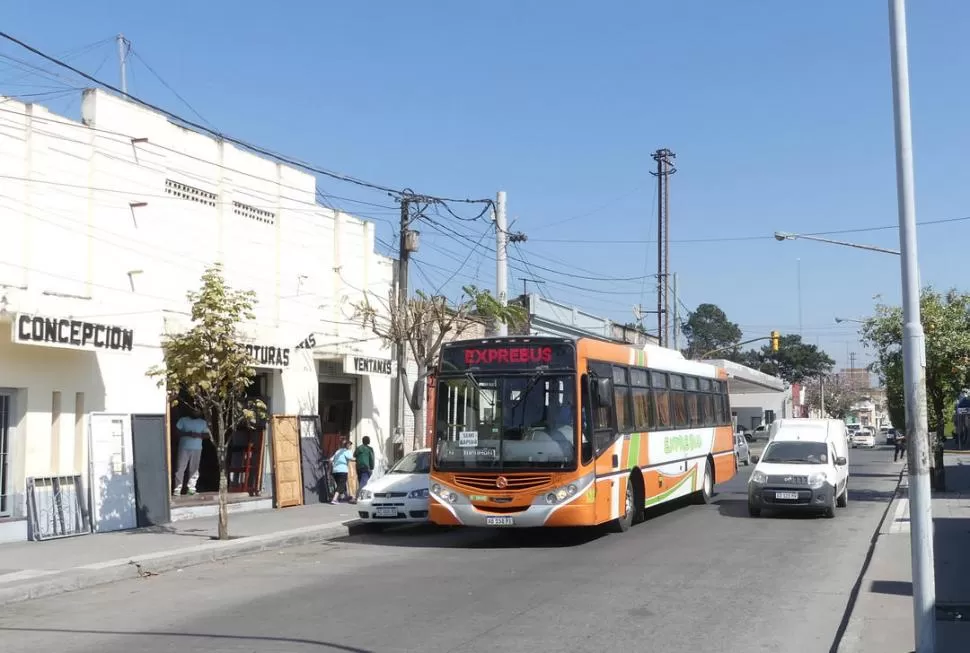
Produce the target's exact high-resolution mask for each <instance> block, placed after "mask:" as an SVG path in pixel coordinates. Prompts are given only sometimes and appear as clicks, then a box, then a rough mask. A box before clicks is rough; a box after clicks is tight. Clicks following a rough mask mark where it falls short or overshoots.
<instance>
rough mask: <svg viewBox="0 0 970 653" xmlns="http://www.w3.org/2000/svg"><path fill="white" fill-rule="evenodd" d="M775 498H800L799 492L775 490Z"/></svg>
mask: <svg viewBox="0 0 970 653" xmlns="http://www.w3.org/2000/svg"><path fill="white" fill-rule="evenodd" d="M775 498H776V499H789V500H792V501H794V500H796V499H798V492H775Z"/></svg>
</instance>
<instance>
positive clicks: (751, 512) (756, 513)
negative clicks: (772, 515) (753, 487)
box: [748, 502, 761, 517]
mask: <svg viewBox="0 0 970 653" xmlns="http://www.w3.org/2000/svg"><path fill="white" fill-rule="evenodd" d="M748 516H749V517H760V516H761V508H759V507H757V506H756V505H754V504H753V503H750V502H749V503H748Z"/></svg>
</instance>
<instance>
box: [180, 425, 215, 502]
mask: <svg viewBox="0 0 970 653" xmlns="http://www.w3.org/2000/svg"><path fill="white" fill-rule="evenodd" d="M175 429H176V430H177V431H178V432H179V433H180V434H181V436H180V437H179V450H178V459H177V462H176V464H175V479H174V482H173V483H172V486H173V490H172V494H174V495H176V496H178V495H180V494H182V483H183V482H184V481H185V475H186V473H187V474H188V476H189V482H188V484H187V494H189V495H193V494H195V485H196V483H198V482H199V462H200V461H201V460H202V441H203V440H205V439H206V438H208V437H209V425H208V424H206V422H205V420H204V419H202V417H201V416H200V415H199V413H198V412H197V411H192V413H191V414H190V415H184V416H182V417H181V418H179V421H178V422H176V423H175Z"/></svg>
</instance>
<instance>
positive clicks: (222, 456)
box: [214, 414, 229, 540]
mask: <svg viewBox="0 0 970 653" xmlns="http://www.w3.org/2000/svg"><path fill="white" fill-rule="evenodd" d="M214 421H215V422H216V423H215V427H216V433H217V434H218V435H217V436H216V437H217V438H218V442H217V443H216V453H217V454H218V458H219V539H220V540H228V539H229V478H228V476H227V475H226V450H227V448H228V447H227V442H226V440H227V436H228V434H227V433H226V432H225V431H224V430H223V428H222V416H221V415H219V414H217V415H216V417H215V420H214Z"/></svg>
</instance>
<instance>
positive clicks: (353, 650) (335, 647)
mask: <svg viewBox="0 0 970 653" xmlns="http://www.w3.org/2000/svg"><path fill="white" fill-rule="evenodd" d="M0 633H63V634H65V635H106V636H111V637H151V638H153V639H154V638H158V639H161V638H168V637H171V638H184V639H198V640H215V641H220V640H234V641H237V642H280V643H282V644H291V645H292V644H301V645H304V646H317V647H320V648H321V649H324V650H331V651H345V652H346V653H373V652H372V651H371V650H370V649H364V648H358V647H356V646H347V645H346V644H337V643H335V642H325V641H323V640H317V639H302V638H298V637H269V636H261V635H223V634H219V633H169V632H164V631H124V630H93V629H92V630H82V629H77V628H16V627H0ZM4 639H6V638H4ZM187 643H189V642H181V643H180V645H182V646H184V645H185V644H187ZM212 645H213V646H214V645H215V643H214V642H213V644H212Z"/></svg>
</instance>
